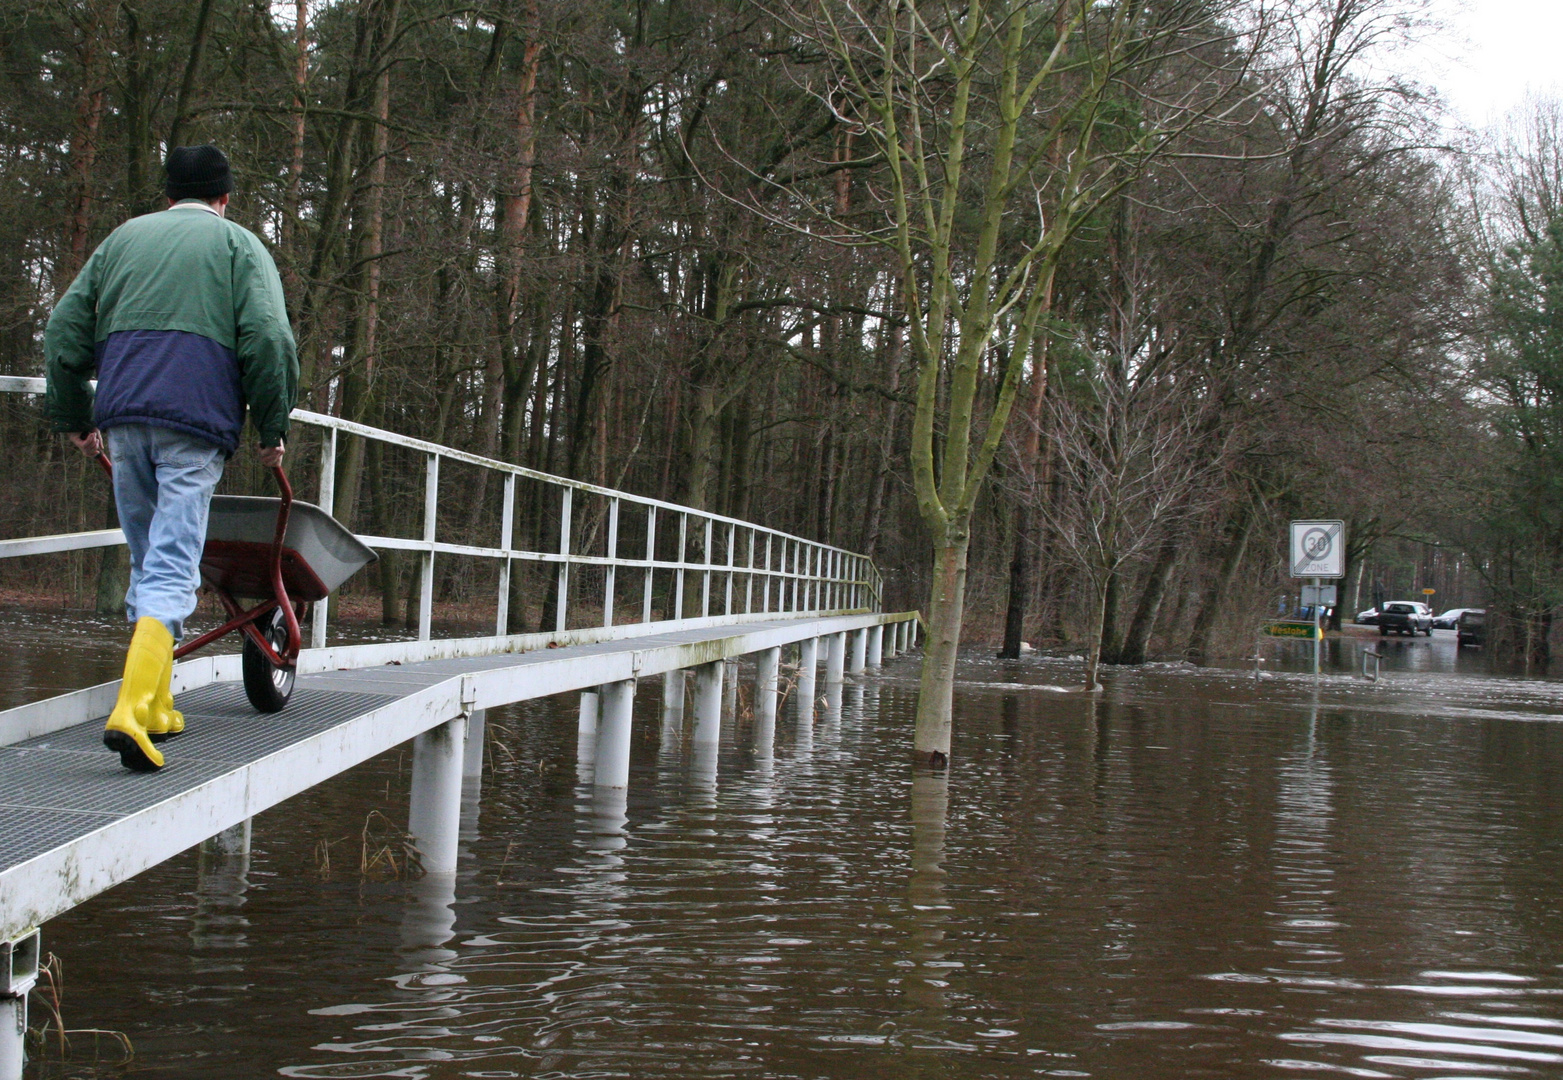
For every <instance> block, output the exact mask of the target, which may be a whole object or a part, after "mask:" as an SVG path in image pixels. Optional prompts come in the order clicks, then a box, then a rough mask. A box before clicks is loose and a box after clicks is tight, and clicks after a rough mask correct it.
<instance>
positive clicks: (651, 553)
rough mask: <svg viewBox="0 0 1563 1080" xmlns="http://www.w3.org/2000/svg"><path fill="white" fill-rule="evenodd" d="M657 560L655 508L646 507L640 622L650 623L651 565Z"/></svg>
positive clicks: (652, 571)
mask: <svg viewBox="0 0 1563 1080" xmlns="http://www.w3.org/2000/svg"><path fill="white" fill-rule="evenodd" d="M656 558H657V508H656V507H655V506H651V507H647V512H646V581H645V585H644V586H643V587H642V591H641V597H640V621H641V622H643V623H649V622H650V621H651V585H652V574H653V573H655V571H654V570H652V568H651V564H652V563H653V562H655V561H656Z"/></svg>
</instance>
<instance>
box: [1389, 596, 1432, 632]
mask: <svg viewBox="0 0 1563 1080" xmlns="http://www.w3.org/2000/svg"><path fill="white" fill-rule="evenodd" d="M1391 630H1393V631H1394V632H1395V633H1397V634H1415V633H1416V632H1417V631H1418V630H1420V631H1421V632H1422V633H1424V634H1426V635H1427V636H1428V637H1432V636H1433V613H1432V611H1431V610H1429V609H1428V606H1427V605H1426V604H1419V603H1417V602H1416V601H1415V600H1391V601H1390V602H1389V603H1387V604H1385V605H1384V610H1383V611H1381V612H1379V616H1378V632H1379V636H1380V637H1387V636H1388V635H1389V632H1390V631H1391Z"/></svg>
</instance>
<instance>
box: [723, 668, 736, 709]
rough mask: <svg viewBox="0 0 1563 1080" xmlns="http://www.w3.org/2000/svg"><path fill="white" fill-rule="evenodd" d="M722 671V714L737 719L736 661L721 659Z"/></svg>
mask: <svg viewBox="0 0 1563 1080" xmlns="http://www.w3.org/2000/svg"><path fill="white" fill-rule="evenodd" d="M723 664H724V667H723V671H722V715H723V716H725V717H727V718H728V719H731V720H736V719H738V661H737V660H726V661H723Z"/></svg>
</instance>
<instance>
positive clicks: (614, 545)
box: [602, 499, 619, 626]
mask: <svg viewBox="0 0 1563 1080" xmlns="http://www.w3.org/2000/svg"><path fill="white" fill-rule="evenodd" d="M618 557H619V500H618V499H609V500H608V558H609V559H612V560H615V561H617V559H618ZM615 569H616V567H615V565H614V562H610V563H608V573H607V575H606V576H607V581H606V583H605V584H604V586H603V597H602V625H603V626H612V625H613V582H614V573H613V572H614V570H615Z"/></svg>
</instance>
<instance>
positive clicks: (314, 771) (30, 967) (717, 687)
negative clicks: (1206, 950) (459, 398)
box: [0, 377, 917, 1080]
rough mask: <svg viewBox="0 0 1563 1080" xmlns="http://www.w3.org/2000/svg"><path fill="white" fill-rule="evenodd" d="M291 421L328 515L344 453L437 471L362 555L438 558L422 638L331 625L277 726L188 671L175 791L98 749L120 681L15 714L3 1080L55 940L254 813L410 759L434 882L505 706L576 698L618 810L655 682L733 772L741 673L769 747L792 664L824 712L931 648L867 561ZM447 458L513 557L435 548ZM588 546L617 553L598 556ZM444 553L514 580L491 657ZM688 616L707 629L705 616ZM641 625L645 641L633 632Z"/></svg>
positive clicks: (33, 388) (20, 383) (411, 823)
mask: <svg viewBox="0 0 1563 1080" xmlns="http://www.w3.org/2000/svg"><path fill="white" fill-rule="evenodd" d="M42 382H43V380H41V379H20V378H11V377H5V378H0V392H13V393H23V394H37V393H40V392H41V391H42V389H43V386H42ZM294 419H295V421H298V422H300V423H303V424H306V425H313V426H315V427H317V428H319V429H321V430H322V431H323V433H324V434H323V439H322V442H321V443H320V445H319V446H318V448H317V449H318V451H319V452H318V455H317V457H316V461H317V463H318V474H319V475H318V479H317V490H318V495H317V498H318V501H319V502H320V504H321V505H322V506H323V507H324V508H326V509H328V510H329V509H330V507H331V505H332V501H333V486H334V485H333V477H334V472H335V459H336V452H337V439H338V435H339V434H346V435H349V436H352V437H357V438H366V439H375V440H379V441H381V442H384V443H388V444H391V445H394V446H398V447H401V448H403V449H404V450H411V451H414V452H416V453H418V454H421V455H423V456H424V459H425V465H424V474H425V480H424V499H423V507H422V517H423V528H422V536H421V537H420V538H417V539H414V538H406V537H380V536H363V537H360V539H362V540H364V542H366V543H367V544H369V545H370V546H371V547H376V548H380V549H382V550H387V549H391V550H402V551H406V552H409V553H411V554H412V555H413V556H414V557H415V558H416V559H417V560H419V562H418V567H417V572H418V576H419V581H420V589H419V611H418V618H417V624H418V628H419V640H417V641H391V642H381V643H373V644H361V645H343V644H337V645H331V644H329V643H328V638H327V633H328V623H327V618H326V615H327V613H326V610H325V605H324V604H321V605H318V606H317V607H316V609H315V611H314V613H313V617H312V619H311V635H312V640H313V644H314V648H311V649H306V650H305V651H304V652H303V653H302V654H301V656H300V658H299V665H298V673H299V674H298V680H297V683H296V688H295V690H294V693H293V698H292V701H291V702H290V704H289V705H288V707H287V709H286V710H284V711H283V712H281V713H277V714H271V715H263V714H259V713H256V712H255V711H254V710H253V709H252V707H251V706H250V704H249V702H248V701H247V699H246V697H245V694H244V691H243V689H242V686H241V682H240V658H239V656H238V655H236V654H235V655H219V656H201V657H196V658H192V659H189V660H186V661H183V662H182V663H180V664H179V665H177V667H176V668H175V670H174V677H173V689H174V693H175V695H176V701H177V704H178V706H179V708H180V709H181V710H182V711H183V712H184V713H185V716H186V721H187V728H186V731H185V733H184V734H183V735H181V736H179V737H178V738H177V739H175V740H172V741H170V742H168V743H166V744H165V752H166V753H167V756H168V765H167V767H166V768H164V769H162V770H161V771H159V772H156V773H131V772H128V771H127V770H125V769H124V768H123V767H122V766H121V765H120V763H119V759H118V756H117V755H115V754H113V753H111V752H109V751H108V750H106V749H105V748H104V747H103V745H102V742H101V739H102V729H103V723H104V720H105V718H106V717H107V715H108V713H109V711H110V709H111V708H112V707H113V704H114V701H115V698H116V697H117V695H118V692H119V683H118V682H111V683H105V684H102V685H100V686H95V687H88V688H85V689H82V690H79V691H75V692H72V693H68V694H63V695H60V696H57V697H54V698H50V699H47V700H45V701H39V702H34V703H32V704H29V705H23V706H20V707H18V708H14V709H10V710H6V711H4V712H0V1080H18V1078H19V1077H20V1076H21V1070H22V1066H23V1046H24V1038H23V1037H24V1035H25V1032H26V1027H27V994H28V992H29V991H30V989H31V988H32V986H33V984H34V982H35V981H36V978H37V971H38V961H39V956H40V953H41V942H40V933H39V929H38V928H39V927H40V926H41V925H42V924H43V923H45V922H46V921H47V920H49V919H50V918H53V917H54V916H56V915H59V914H60V913H62V912H64V911H67V910H69V909H70V908H72V907H74V906H76V905H77V904H80V903H82V902H83V901H85V900H88V899H90V898H91V897H93V896H96V895H97V894H98V893H101V892H103V891H104V890H106V889H108V888H111V887H112V886H114V885H116V884H118V883H120V882H122V881H125V880H127V879H129V878H131V877H134V876H135V875H136V874H138V873H140V872H141V871H143V870H145V869H147V868H149V867H151V866H155V865H156V864H158V863H160V862H162V861H164V860H165V859H168V858H170V857H172V856H174V855H176V854H178V853H179V852H181V851H184V850H186V849H188V848H190V847H193V846H194V845H196V844H201V843H203V842H204V843H211V844H214V845H215V847H216V849H217V850H221V851H225V852H230V853H241V854H242V853H247V851H248V846H249V821H250V819H251V818H252V817H253V816H254V815H256V814H258V813H261V812H262V811H264V810H266V809H268V808H270V807H273V806H275V805H277V804H278V803H280V802H282V801H284V800H286V799H288V798H291V797H292V796H294V795H297V794H298V793H300V792H302V791H305V790H307V789H309V788H310V787H312V786H314V785H316V784H318V783H320V782H321V781H324V780H327V779H329V778H330V777H332V776H335V775H337V774H338V773H341V772H343V771H345V770H347V769H350V768H352V767H353V766H355V765H358V764H360V763H362V762H364V761H367V760H368V759H370V758H372V757H374V756H375V755H377V754H380V753H383V752H385V751H386V750H389V749H391V748H393V747H395V746H398V745H400V744H402V743H405V742H408V741H409V740H410V741H411V742H412V744H413V754H412V759H413V760H412V785H411V799H410V805H409V807H408V818H407V821H408V825H407V832H408V834H410V836H411V837H412V839H413V843H414V845H415V848H416V851H417V854H418V858H419V862H420V865H421V868H422V870H423V871H424V872H425V873H428V874H435V875H439V874H451V873H453V872H454V871H455V868H456V855H457V850H456V849H457V834H458V829H459V822H460V816H461V803H462V788H463V784H464V783H469V784H470V783H472V782H474V781H475V780H476V779H477V778H478V777H479V776H480V775H481V770H482V748H483V742H484V738H483V736H484V731H483V726H484V713H485V710H487V709H490V708H496V707H498V706H501V705H506V704H510V703H512V702H517V701H525V700H529V699H533V698H539V697H546V696H549V695H554V694H561V693H567V692H571V691H580V692H581V709H580V721H579V725H580V726H579V743H578V745H579V747H580V756H581V759H582V760H581V766H582V769H583V772H584V771H585V770H590V776H591V780H592V783H593V785H594V787H595V790H596V792H597V796H598V798H599V799H600V800H602V801H603V802H604V804H605V805H607V804H611V803H613V802H615V800H617V803H618V805H619V806H621V807H622V806H623V803H624V793H625V789H626V788H627V786H628V783H629V759H630V733H631V725H632V720H633V717H632V703H633V700H634V693H635V687H636V683H637V681H638V680H640V679H643V678H648V677H660V678H661V681H662V684H663V710H664V716H676V717H678V718H679V719H680V720H682V719H683V718H684V717H685V715H686V709H685V693H686V682H687V680H686V677H685V676H686V673H692V674H693V675H694V679H693V703H692V704H693V708H692V710H690V712H691V713H692V716H693V731H692V743H693V747H694V752H695V754H696V757H697V758H701V759H703V760H705V761H707V762H708V764H709V766H710V768H711V769H713V770H714V768H715V758H716V750H717V746H718V743H719V741H720V737H721V725H722V716H723V700H724V689H728V688H730V687H731V685H732V684H731V680H732V679H734V678H735V674H736V661H737V659H738V658H739V657H744V656H752V657H753V659H754V664H755V687H754V695H753V701H754V713H755V725H756V738H757V739H759V740H761V741H762V742H764V743H765V746H766V747H768V746H769V741H770V739H771V738H772V736H773V735H774V728H775V719H776V712H777V708H778V698H779V696H780V691H779V678H778V673H779V670H780V666H781V653H782V650H783V649H784V648H791V647H795V649H796V652H795V659H796V663H797V668H796V686H795V689H794V690H793V694H794V698H795V700H797V701H798V702H799V706H800V709H801V710H804V711H805V712H810V713H811V712H812V708H813V703H814V700H815V683H816V679H817V678H818V668H819V666H820V663H821V662H823V664H824V667H825V672H824V680H825V682H826V683H827V684H830V683H839V682H841V681H842V679H843V678H844V677H845V676H846V675H847V674H849V673H854V672H861V671H863V670H865V669H867V668H870V667H874V666H877V665H878V664H879V663H880V662H881V659H882V657H885V656H894V655H895V654H896V653H898V652H901V651H904V650H906V649H909V648H911V647H912V646H913V645H914V644H915V642H916V632H917V623H916V618H917V616H916V613H915V612H905V613H901V614H886V613H883V612H882V611H880V606H881V603H880V597H881V581H880V577H879V574H878V571H877V570H876V569H875V568H874V566H873V563H872V562H871V561H870V560H869V559H867V558H865V557H863V556H861V555H856V554H854V553H852V552H848V551H844V550H842V549H840V548H834V547H831V546H828V545H823V544H819V543H816V542H814V541H809V540H805V539H803V538H800V537H796V536H790V535H788V534H785V533H781V532H777V531H775V530H772V529H768V528H765V527H763V526H759V525H755V524H752V523H748V522H742V521H737V520H734V519H729V518H724V517H721V516H720V515H715V514H712V513H709V512H707V511H701V510H697V509H693V508H689V507H681V506H677V505H673V504H668V503H663V502H659V501H657V500H653V499H647V498H644V497H641V496H635V495H630V494H627V493H624V492H618V491H613V490H610V489H605V488H598V487H593V486H591V485H587V484H582V483H579V482H577V481H572V480H567V479H564V478H560V477H552V476H547V475H545V474H541V473H536V472H532V471H529V470H526V469H521V468H518V467H516V466H511V465H508V464H506V463H503V462H497V461H491V460H488V459H484V458H479V457H476V456H474V455H470V454H465V453H462V452H459V451H455V450H451V449H449V448H446V447H440V446H435V445H433V444H429V443H424V442H421V441H419V440H415V439H408V438H406V437H404V436H400V435H396V434H394V433H391V432H385V431H380V430H378V429H374V428H368V427H364V426H362V425H358V424H352V423H349V422H347V421H343V420H339V419H336V418H333V417H329V416H323V415H320V414H315V413H304V412H296V413H295V414H294ZM290 453H291V451H290ZM442 459H446V460H451V461H454V462H457V463H459V464H460V465H462V466H463V467H468V466H477V467H479V468H482V469H488V470H491V471H493V472H497V473H499V474H500V475H501V477H502V479H503V487H502V491H501V495H500V499H499V508H500V515H499V516H500V520H499V522H497V525H498V528H497V529H496V530H494V531H496V532H497V533H498V544H497V546H488V545H487V544H483V543H474V542H465V543H459V544H457V543H450V542H446V541H441V540H439V539H437V537H436V521H437V518H438V514H437V510H438V505H439V501H440V497H441V482H440V462H441V460H442ZM518 482H526V483H530V484H532V485H533V488H532V494H533V498H532V500H531V505H532V506H533V507H534V512H536V508H537V507H538V506H539V505H541V504H542V502H543V501H544V500H545V498H546V496H547V493H548V492H550V491H552V492H553V498H554V499H555V500H556V501H555V502H553V503H552V508H553V509H550V510H549V511H548V513H549V515H550V516H551V518H552V519H555V520H556V521H557V529H558V538H559V539H558V549H557V550H556V551H549V552H541V551H531V550H526V549H524V548H520V547H517V546H515V544H514V538H515V533H516V532H517V530H516V528H515V520H516V510H517V506H518V499H517V484H518ZM480 490H481V489H480ZM457 497H458V498H459V497H460V496H459V495H458V496H457ZM588 500H594V501H595V504H596V507H595V510H594V511H592V512H586V510H585V507H584V506H583V504H584V503H587V502H588ZM621 511H623V512H622V513H621ZM637 511H638V513H637ZM659 515H660V517H661V526H662V527H660V528H659ZM674 522H676V529H673V528H668V527H667V525H669V524H671V523H674ZM491 524H493V523H491ZM583 536H584V537H586V538H587V539H586V541H585V543H586V544H587V545H588V546H590V545H594V544H597V543H599V542H600V543H601V548H600V549H599V550H594V551H587V550H582V548H581V544H582V540H581V538H582V537H583ZM572 537H573V538H574V539H572ZM675 537H676V540H675ZM463 539H464V540H467V541H471V540H472V539H473V538H472V537H463ZM123 542H124V539H123V536H122V535H121V534H120V533H119V530H117V529H113V530H97V531H92V532H78V533H62V534H56V535H52V536H34V537H17V538H0V558H7V557H21V556H30V555H38V554H47V553H55V552H62V551H73V550H81V549H84V548H92V547H104V546H111V545H115V544H121V543H123ZM490 543H492V542H491V541H490ZM626 549H627V550H632V551H635V552H636V555H635V556H627V555H625V554H624V553H623V552H624V550H626ZM437 556H441V557H451V556H457V557H463V558H475V559H480V560H483V559H487V560H495V561H497V562H498V563H499V567H500V571H499V574H498V594H497V604H496V607H497V612H496V618H495V629H496V633H495V635H494V636H490V637H474V638H455V639H444V640H435V639H432V634H431V627H432V620H433V607H434V602H435V601H434V591H435V590H434V583H435V577H434V561H435V558H436V557H437ZM517 562H521V563H526V562H532V563H541V564H546V565H548V566H549V567H550V569H549V573H550V575H554V577H553V581H554V592H553V597H554V600H555V603H554V605H553V618H554V624H555V625H554V629H553V630H551V631H548V632H540V633H533V634H520V635H507V634H505V633H504V631H505V629H506V624H507V621H508V620H507V605H508V604H509V602H510V595H511V590H510V580H511V574H512V567H513V564H515V563H517ZM583 587H584V588H583ZM599 590H600V591H599ZM592 593H595V596H593V595H591V594H592ZM572 596H573V597H575V599H576V606H575V607H573V608H572V607H571V606H570V602H571V598H572ZM686 603H687V604H688V605H689V606H690V607H691V608H692V609H693V608H695V605H698V611H699V615H698V616H696V615H693V614H692V613H691V614H690V615H688V616H686V612H685V608H686ZM583 608H584V609H586V610H587V611H588V612H589V613H590V616H591V618H592V619H593V620H594V621H593V624H592V625H588V626H579V625H577V626H574V627H571V626H569V621H570V619H569V615H568V614H567V613H569V612H575V613H578V612H579V611H580V610H582V609H583ZM635 608H638V609H639V611H638V612H637V614H638V616H639V618H638V620H637V621H634V622H630V623H625V622H623V621H622V619H619V618H616V613H618V612H622V611H625V610H626V609H628V610H630V611H633V610H634V609H635ZM822 654H823V655H822Z"/></svg>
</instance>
